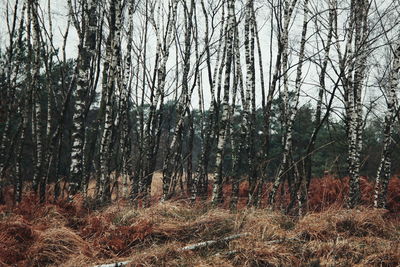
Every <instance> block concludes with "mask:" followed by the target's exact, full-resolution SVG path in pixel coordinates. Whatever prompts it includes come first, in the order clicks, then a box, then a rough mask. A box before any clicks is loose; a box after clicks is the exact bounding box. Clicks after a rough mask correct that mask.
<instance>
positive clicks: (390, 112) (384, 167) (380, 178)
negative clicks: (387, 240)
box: [374, 45, 400, 208]
mask: <svg viewBox="0 0 400 267" xmlns="http://www.w3.org/2000/svg"><path fill="white" fill-rule="evenodd" d="M399 72H400V45H399V46H398V47H397V48H396V50H395V51H394V55H393V65H392V68H391V70H390V74H389V85H385V87H386V88H387V89H386V95H387V97H386V99H387V100H386V104H387V110H386V113H385V122H384V127H383V131H384V140H383V151H382V155H381V159H380V163H379V167H378V171H377V174H376V182H375V192H374V207H375V208H386V197H387V186H388V183H389V180H390V176H391V167H392V151H393V144H392V133H393V124H394V121H395V119H396V117H395V115H396V114H395V113H396V108H395V103H396V102H397V96H396V90H397V89H398V87H399Z"/></svg>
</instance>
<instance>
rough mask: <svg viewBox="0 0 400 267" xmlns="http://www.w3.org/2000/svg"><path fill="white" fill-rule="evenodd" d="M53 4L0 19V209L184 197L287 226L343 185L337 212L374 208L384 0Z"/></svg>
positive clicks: (386, 36) (387, 130) (390, 26)
mask: <svg viewBox="0 0 400 267" xmlns="http://www.w3.org/2000/svg"><path fill="white" fill-rule="evenodd" d="M62 5H63V6H62V7H61V6H58V5H57V4H54V3H53V2H51V1H49V0H12V1H6V3H4V4H2V6H0V7H1V12H2V14H1V16H2V18H3V17H4V21H5V26H4V27H2V28H0V31H1V33H2V36H4V37H2V39H1V41H0V89H1V92H0V94H1V100H0V104H1V107H0V201H1V202H2V203H4V201H6V200H7V196H8V195H10V194H11V195H12V201H14V202H15V203H18V202H20V201H21V200H22V199H23V198H24V196H25V195H27V194H30V193H32V194H34V195H36V196H38V200H40V201H42V202H45V201H60V200H63V199H64V200H66V201H75V199H76V197H77V196H80V195H82V196H83V197H84V198H85V199H86V200H90V199H92V200H95V203H96V204H98V205H100V204H101V205H104V204H108V203H111V202H112V201H117V200H119V199H121V198H122V199H126V200H128V201H130V202H131V203H132V205H134V206H136V207H137V206H149V205H151V204H153V203H154V201H169V200H171V199H175V198H183V199H187V200H188V202H189V203H191V204H196V203H206V202H208V201H210V202H211V203H212V205H214V206H219V205H225V204H224V203H228V204H227V205H228V206H229V207H230V208H231V209H233V210H236V209H238V208H239V207H241V206H243V205H247V206H255V207H258V208H266V207H268V208H269V209H276V208H279V209H281V210H283V211H285V212H288V213H293V212H295V213H296V214H298V215H300V216H301V215H303V214H304V213H305V212H307V205H308V204H307V201H308V198H309V196H310V194H312V193H313V192H312V190H310V184H311V183H312V181H313V179H319V178H320V177H323V176H327V175H329V176H330V177H335V179H342V180H343V181H346V183H348V186H349V192H346V203H347V204H346V205H347V207H348V208H355V207H357V206H359V205H363V204H365V197H363V191H362V190H363V188H362V187H361V184H362V180H363V179H369V180H371V181H374V183H375V184H374V185H375V188H374V193H373V196H370V197H371V199H372V198H373V200H374V202H373V205H374V206H375V207H376V208H385V207H386V203H387V196H388V188H389V187H390V182H391V179H392V178H393V177H394V176H396V175H397V174H398V173H399V171H400V169H399V168H398V166H397V165H398V164H397V163H398V160H399V159H400V158H399V156H398V154H397V153H396V148H397V146H398V142H399V135H398V133H399V132H398V130H399V120H398V119H399V101H398V90H399V69H400V41H399V32H400V19H399V17H400V16H399V12H400V5H399V3H398V2H397V1H390V0H389V1H383V3H381V4H379V3H377V1H374V0H346V1H337V0H323V1H316V0H271V1H267V2H265V3H264V2H262V1H261V2H260V1H254V0H246V1H236V0H223V1H204V0H201V1H194V0H184V1H178V0H168V1H158V0H131V1H121V0H107V1H98V0H82V1H72V0H68V1H66V2H65V3H63V4H62ZM63 12H64V13H65V14H64V15H65V16H61V15H59V14H61V13H63ZM371 145H373V146H374V148H373V150H371V149H370V146H371ZM346 177H348V180H346Z"/></svg>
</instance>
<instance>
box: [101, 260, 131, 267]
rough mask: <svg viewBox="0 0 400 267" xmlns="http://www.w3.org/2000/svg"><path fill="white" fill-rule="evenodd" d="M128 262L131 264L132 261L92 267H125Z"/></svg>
mask: <svg viewBox="0 0 400 267" xmlns="http://www.w3.org/2000/svg"><path fill="white" fill-rule="evenodd" d="M130 262H132V261H121V262H115V263H109V264H101V265H96V266H93V267H121V266H125V265H127V264H128V263H130Z"/></svg>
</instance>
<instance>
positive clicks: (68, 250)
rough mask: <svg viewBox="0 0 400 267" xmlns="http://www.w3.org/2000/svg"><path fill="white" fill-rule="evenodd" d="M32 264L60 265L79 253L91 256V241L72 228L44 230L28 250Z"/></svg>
mask: <svg viewBox="0 0 400 267" xmlns="http://www.w3.org/2000/svg"><path fill="white" fill-rule="evenodd" d="M27 254H28V260H29V262H30V264H32V266H48V265H56V266H59V265H61V264H62V263H64V262H66V261H67V260H69V259H70V258H73V257H77V256H79V255H85V256H88V257H90V256H91V255H92V254H93V253H92V251H91V249H90V246H89V243H87V242H86V241H85V240H83V239H82V238H81V237H80V236H79V235H77V234H76V233H74V232H73V231H71V229H68V228H65V227H61V228H50V229H47V230H45V231H44V232H42V233H41V234H40V235H39V237H38V239H37V241H36V242H35V244H33V245H32V246H31V247H30V249H29V250H28V252H27Z"/></svg>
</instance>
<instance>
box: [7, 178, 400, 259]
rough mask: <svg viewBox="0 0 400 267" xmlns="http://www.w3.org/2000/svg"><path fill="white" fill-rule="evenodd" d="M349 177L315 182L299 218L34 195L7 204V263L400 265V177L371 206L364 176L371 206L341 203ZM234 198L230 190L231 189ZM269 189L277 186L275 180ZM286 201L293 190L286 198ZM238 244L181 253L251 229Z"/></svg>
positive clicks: (366, 192) (367, 190)
mask: <svg viewBox="0 0 400 267" xmlns="http://www.w3.org/2000/svg"><path fill="white" fill-rule="evenodd" d="M346 184H347V183H346V181H344V180H337V179H334V178H324V179H319V180H317V179H315V180H314V181H313V183H312V184H311V188H310V199H309V210H310V212H309V213H308V214H307V215H306V216H304V217H302V218H298V217H295V216H291V215H284V214H282V213H281V212H279V211H271V210H269V209H267V208H265V207H263V208H260V209H253V208H244V207H243V206H244V203H245V199H244V195H245V190H246V184H245V183H244V184H243V185H241V196H242V198H241V206H242V208H241V209H239V210H238V211H236V212H232V211H229V210H228V209H227V208H226V206H227V205H228V200H227V201H226V202H225V203H224V204H223V205H221V207H219V208H211V207H210V206H209V205H208V203H200V202H198V203H196V204H194V205H189V204H188V203H186V202H185V201H184V200H180V201H178V200H175V201H171V202H165V203H157V204H154V205H153V206H151V207H149V208H137V209H135V208H133V207H132V205H131V204H130V203H129V202H127V201H123V200H121V201H118V202H115V203H114V204H113V205H110V206H108V207H103V208H101V209H93V208H92V207H90V208H89V207H88V205H87V204H86V202H85V201H84V199H83V198H82V197H79V196H78V197H76V198H75V200H74V202H72V203H68V202H63V201H60V202H57V203H46V204H38V203H37V198H36V197H35V196H34V195H32V194H28V195H25V196H24V199H23V201H22V202H21V203H20V204H19V205H18V206H12V205H4V206H0V266H94V265H96V264H100V263H112V262H118V261H125V260H129V261H130V263H129V265H128V266H399V265H400V245H399V244H400V220H399V211H400V209H399V207H400V197H399V196H400V180H399V179H398V178H394V179H392V181H391V184H390V186H389V196H388V199H389V205H388V210H382V209H373V208H371V207H369V205H370V203H371V201H372V199H371V196H370V195H371V190H372V189H373V187H372V186H371V185H370V184H368V182H367V181H366V180H365V179H363V182H362V190H363V197H362V200H363V205H362V206H360V207H359V208H358V209H353V210H346V209H344V208H342V204H343V200H344V196H345V195H346V194H347V190H348V189H347V186H346ZM225 190H226V193H227V194H228V195H229V189H228V188H226V189H225ZM265 190H268V185H267V186H266V188H265ZM279 201H280V203H284V202H287V201H288V199H287V196H285V195H283V196H280V200H279ZM244 233H246V235H244V236H241V237H240V238H237V239H234V240H231V241H230V242H219V243H218V244H217V245H215V246H208V247H202V248H198V249H195V250H187V251H182V250H181V248H183V247H185V246H187V245H190V244H196V243H199V242H203V241H209V240H219V239H222V238H224V237H229V236H232V235H235V234H244Z"/></svg>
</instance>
